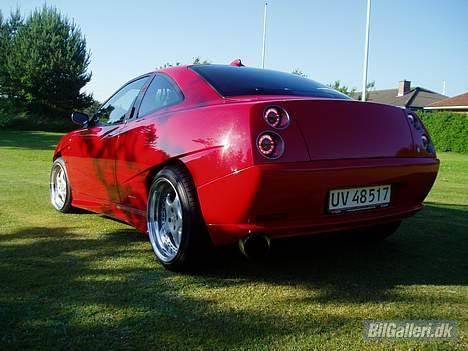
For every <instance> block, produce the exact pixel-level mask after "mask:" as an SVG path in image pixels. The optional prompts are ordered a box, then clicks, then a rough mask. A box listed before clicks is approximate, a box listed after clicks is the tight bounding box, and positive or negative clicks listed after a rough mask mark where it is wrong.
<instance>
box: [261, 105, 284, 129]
mask: <svg viewBox="0 0 468 351" xmlns="http://www.w3.org/2000/svg"><path fill="white" fill-rule="evenodd" d="M263 117H264V119H265V122H266V123H267V124H268V125H269V126H270V127H272V128H276V129H284V128H286V127H287V126H288V125H289V114H288V113H287V112H286V110H285V109H284V108H281V107H278V106H269V107H267V108H266V109H265V112H264V113H263Z"/></svg>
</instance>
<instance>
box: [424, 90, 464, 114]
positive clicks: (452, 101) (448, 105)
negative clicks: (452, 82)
mask: <svg viewBox="0 0 468 351" xmlns="http://www.w3.org/2000/svg"><path fill="white" fill-rule="evenodd" d="M424 110H427V111H452V112H462V113H468V92H466V93H464V94H461V95H457V96H454V97H451V98H448V99H444V100H440V101H437V102H434V103H432V104H430V105H429V106H426V107H424Z"/></svg>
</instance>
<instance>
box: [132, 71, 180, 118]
mask: <svg viewBox="0 0 468 351" xmlns="http://www.w3.org/2000/svg"><path fill="white" fill-rule="evenodd" d="M182 100H183V96H182V93H181V92H180V90H179V89H178V88H177V86H175V85H174V83H172V82H171V81H170V80H169V78H167V77H165V76H164V75H162V74H157V75H156V76H155V77H154V79H153V81H152V82H151V84H150V85H149V87H148V89H147V90H146V93H145V96H144V97H143V100H142V101H141V105H140V110H139V111H138V117H141V116H144V115H147V114H148V113H151V112H154V111H156V110H159V109H161V108H163V107H166V106H170V105H175V104H178V103H179V102H181V101H182Z"/></svg>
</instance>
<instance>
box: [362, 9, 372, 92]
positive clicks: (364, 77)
mask: <svg viewBox="0 0 468 351" xmlns="http://www.w3.org/2000/svg"><path fill="white" fill-rule="evenodd" d="M370 13H371V0H367V21H366V44H365V49H364V70H363V72H362V93H361V100H362V101H366V89H367V64H368V61H369V31H370Z"/></svg>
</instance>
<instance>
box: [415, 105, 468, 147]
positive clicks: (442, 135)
mask: <svg viewBox="0 0 468 351" xmlns="http://www.w3.org/2000/svg"><path fill="white" fill-rule="evenodd" d="M418 116H419V117H420V118H421V120H422V121H423V123H424V125H425V126H426V128H427V130H428V131H429V134H430V135H431V138H432V141H433V142H434V145H435V147H436V150H437V151H454V152H461V153H465V154H468V114H464V113H454V112H418Z"/></svg>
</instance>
